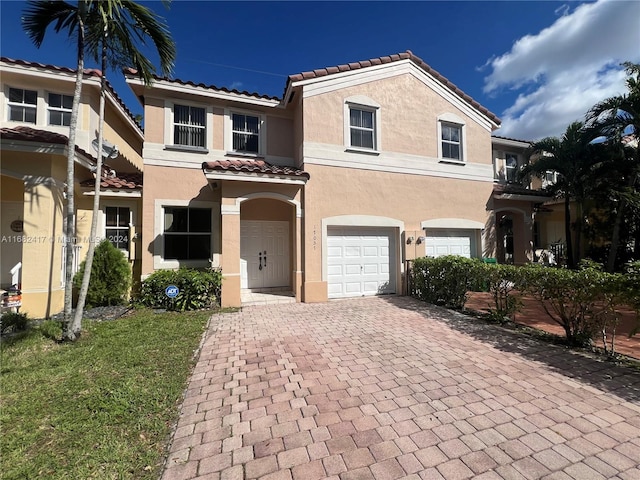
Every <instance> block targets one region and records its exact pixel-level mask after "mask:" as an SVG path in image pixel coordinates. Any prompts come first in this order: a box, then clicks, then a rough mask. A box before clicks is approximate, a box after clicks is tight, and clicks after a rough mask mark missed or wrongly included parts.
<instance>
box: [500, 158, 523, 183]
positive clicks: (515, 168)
mask: <svg viewBox="0 0 640 480" xmlns="http://www.w3.org/2000/svg"><path fill="white" fill-rule="evenodd" d="M510 158H513V159H515V161H516V164H515V166H513V167H510V166H509V159H510ZM519 166H520V157H519V155H518V154H517V153H513V152H505V154H504V180H505V182H507V183H517V181H518V168H519ZM509 170H512V171H513V178H512V179H509Z"/></svg>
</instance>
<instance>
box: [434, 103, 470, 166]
mask: <svg viewBox="0 0 640 480" xmlns="http://www.w3.org/2000/svg"><path fill="white" fill-rule="evenodd" d="M445 125H446V126H449V127H457V128H459V129H460V142H458V144H459V146H460V158H458V159H456V158H449V157H445V156H444V155H443V149H442V144H443V142H445V140H443V139H442V127H443V126H445ZM437 141H438V159H439V160H440V161H441V162H446V163H455V164H464V163H466V162H467V132H466V122H465V121H464V120H463V119H462V118H460V117H459V116H458V115H455V114H453V113H443V114H442V115H439V116H438V137H437Z"/></svg>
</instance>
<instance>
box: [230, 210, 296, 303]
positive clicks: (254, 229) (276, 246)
mask: <svg viewBox="0 0 640 480" xmlns="http://www.w3.org/2000/svg"><path fill="white" fill-rule="evenodd" d="M295 213H296V209H295V207H294V206H293V205H291V204H290V203H286V202H283V201H282V200H279V199H274V198H252V199H247V200H245V201H243V202H242V203H241V205H240V287H241V288H242V289H250V290H252V291H261V290H268V289H284V290H292V281H291V272H292V269H291V265H292V264H293V248H292V245H293V244H294V242H295V241H294V227H295V219H296V216H295Z"/></svg>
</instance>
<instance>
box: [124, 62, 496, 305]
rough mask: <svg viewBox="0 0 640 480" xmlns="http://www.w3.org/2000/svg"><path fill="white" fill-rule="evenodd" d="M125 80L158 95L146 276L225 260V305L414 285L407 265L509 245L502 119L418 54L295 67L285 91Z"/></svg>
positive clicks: (151, 132)
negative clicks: (501, 210) (497, 185)
mask: <svg viewBox="0 0 640 480" xmlns="http://www.w3.org/2000/svg"><path fill="white" fill-rule="evenodd" d="M127 81H128V83H129V85H130V87H131V88H132V89H133V91H134V92H135V93H136V94H137V95H138V97H139V98H140V101H141V102H142V103H143V105H144V112H145V139H144V149H143V162H144V171H145V186H144V196H143V205H142V237H141V243H142V246H143V248H142V274H143V276H144V275H148V274H150V273H152V272H153V271H155V270H157V269H162V268H176V267H179V266H181V265H187V266H198V267H207V266H209V265H213V266H215V267H221V268H222V272H223V276H224V280H223V286H222V304H223V305H225V306H239V305H241V303H242V294H243V292H246V291H251V290H255V289H280V290H284V291H290V292H293V294H294V295H295V298H296V300H298V301H304V302H322V301H326V300H327V299H331V298H341V297H352V296H362V295H375V294H384V293H389V294H392V293H396V294H400V293H402V289H403V273H404V261H405V260H407V259H412V258H415V257H418V256H423V255H425V254H427V255H443V254H450V253H454V254H455V253H457V254H462V255H466V256H471V257H481V256H490V257H493V256H495V254H496V238H495V235H496V226H495V221H496V216H495V214H494V212H493V211H492V210H491V208H492V206H491V205H490V204H491V202H492V196H493V195H494V177H495V175H496V173H495V167H494V160H493V155H492V153H493V152H492V137H491V133H492V131H494V130H495V129H497V128H498V126H499V124H500V120H499V119H498V118H497V117H496V116H495V115H494V114H493V113H491V112H489V111H488V110H487V109H486V108H484V107H482V106H481V105H480V104H478V103H477V102H476V101H474V100H473V99H472V98H470V97H469V96H468V95H466V94H464V93H463V92H462V91H461V90H460V89H458V88H457V87H456V86H455V85H453V84H452V83H451V82H449V81H448V80H447V79H446V78H444V77H443V76H442V75H440V74H439V73H438V72H436V71H434V70H433V69H432V68H431V67H429V66H428V65H427V64H426V63H425V62H423V61H422V60H421V59H420V58H418V57H417V56H415V55H414V54H413V53H411V52H409V51H407V52H404V53H400V54H397V55H391V56H388V57H380V58H374V59H371V60H366V61H360V62H355V63H349V64H345V65H338V66H334V67H327V68H321V69H318V70H313V71H310V72H304V73H300V74H296V75H291V76H290V77H289V78H288V80H287V82H286V85H285V90H284V94H283V96H282V98H272V97H267V96H262V95H259V94H254V93H247V92H239V91H235V90H231V91H230V90H228V89H225V88H217V87H215V86H213V85H205V84H197V83H194V82H191V81H183V80H177V79H166V78H156V79H155V82H154V83H153V85H152V86H151V87H145V86H144V85H143V84H142V83H141V82H140V81H139V80H138V78H137V77H136V76H135V72H129V73H128V74H127Z"/></svg>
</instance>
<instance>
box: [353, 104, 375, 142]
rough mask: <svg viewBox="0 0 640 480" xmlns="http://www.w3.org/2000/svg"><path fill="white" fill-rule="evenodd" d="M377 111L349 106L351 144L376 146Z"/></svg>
mask: <svg viewBox="0 0 640 480" xmlns="http://www.w3.org/2000/svg"><path fill="white" fill-rule="evenodd" d="M375 118H376V117H375V113H374V112H373V111H372V110H364V109H362V108H355V107H349V131H350V137H351V146H352V147H358V148H369V149H372V150H374V149H375V148H376V135H375V133H376V125H375Z"/></svg>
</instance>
